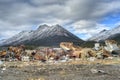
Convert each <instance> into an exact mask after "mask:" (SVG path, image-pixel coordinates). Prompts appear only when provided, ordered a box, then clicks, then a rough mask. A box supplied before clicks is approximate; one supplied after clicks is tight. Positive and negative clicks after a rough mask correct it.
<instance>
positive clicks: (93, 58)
mask: <svg viewBox="0 0 120 80" xmlns="http://www.w3.org/2000/svg"><path fill="white" fill-rule="evenodd" d="M88 60H89V61H95V60H96V58H95V57H90V58H88Z"/></svg>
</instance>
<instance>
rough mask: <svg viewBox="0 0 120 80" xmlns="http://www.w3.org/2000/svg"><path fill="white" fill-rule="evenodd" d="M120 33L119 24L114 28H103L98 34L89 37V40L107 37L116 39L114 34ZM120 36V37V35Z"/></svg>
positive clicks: (102, 39)
mask: <svg viewBox="0 0 120 80" xmlns="http://www.w3.org/2000/svg"><path fill="white" fill-rule="evenodd" d="M118 34H120V26H117V27H116V28H113V29H111V30H103V31H101V32H99V33H98V34H96V35H94V36H92V37H91V38H89V39H88V41H97V42H99V41H104V40H106V39H110V38H111V39H114V36H116V35H118ZM119 38H120V37H119Z"/></svg>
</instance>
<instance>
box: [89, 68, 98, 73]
mask: <svg viewBox="0 0 120 80" xmlns="http://www.w3.org/2000/svg"><path fill="white" fill-rule="evenodd" d="M90 71H91V72H92V73H93V74H96V73H98V70H97V69H91V70H90Z"/></svg>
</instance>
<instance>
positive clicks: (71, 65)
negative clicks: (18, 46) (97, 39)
mask: <svg viewBox="0 0 120 80" xmlns="http://www.w3.org/2000/svg"><path fill="white" fill-rule="evenodd" d="M0 80H120V60H119V59H117V60H95V61H87V60H85V61H82V60H76V61H74V60H73V61H68V62H51V63H42V62H40V61H34V62H33V61H31V62H20V61H15V62H3V64H1V65H0Z"/></svg>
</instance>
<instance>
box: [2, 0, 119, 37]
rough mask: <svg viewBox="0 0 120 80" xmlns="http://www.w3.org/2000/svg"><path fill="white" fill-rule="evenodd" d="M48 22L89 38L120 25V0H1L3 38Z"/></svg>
mask: <svg viewBox="0 0 120 80" xmlns="http://www.w3.org/2000/svg"><path fill="white" fill-rule="evenodd" d="M44 23H47V24H49V25H54V24H60V25H62V26H63V27H64V28H66V29H68V30H69V31H71V32H72V33H74V34H76V35H77V36H78V37H80V38H82V39H87V38H89V37H91V36H92V35H94V34H96V33H98V32H100V31H101V30H103V29H107V30H108V29H111V28H114V27H116V26H117V25H119V24H120V0H0V39H4V38H9V37H12V36H13V35H15V34H17V33H19V32H20V31H23V30H31V29H36V28H37V27H38V26H39V25H40V24H44Z"/></svg>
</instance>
